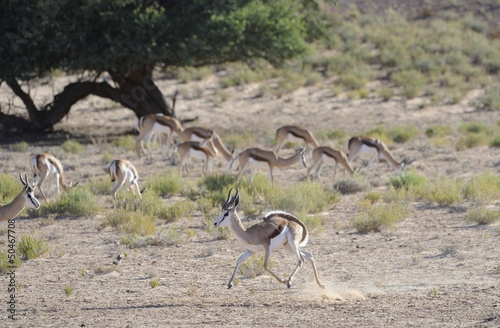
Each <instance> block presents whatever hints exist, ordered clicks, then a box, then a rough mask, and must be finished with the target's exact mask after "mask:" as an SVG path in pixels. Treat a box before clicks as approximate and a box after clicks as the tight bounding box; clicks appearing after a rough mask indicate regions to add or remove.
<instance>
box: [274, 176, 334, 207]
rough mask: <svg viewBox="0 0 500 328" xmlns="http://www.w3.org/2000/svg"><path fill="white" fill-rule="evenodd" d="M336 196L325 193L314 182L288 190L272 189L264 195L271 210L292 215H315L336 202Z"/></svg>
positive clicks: (299, 184)
mask: <svg viewBox="0 0 500 328" xmlns="http://www.w3.org/2000/svg"><path fill="white" fill-rule="evenodd" d="M339 200H340V199H339V197H338V195H337V194H331V193H329V192H326V191H325V190H324V188H323V187H322V186H321V185H320V184H318V183H316V182H310V181H308V182H304V183H298V184H296V185H294V186H292V187H289V188H281V187H274V188H272V189H271V190H268V191H267V192H266V193H265V201H266V203H268V204H269V205H271V208H273V209H279V210H283V211H289V212H292V213H301V212H302V213H317V212H320V211H322V210H323V209H325V208H326V207H327V206H329V205H331V204H334V203H336V202H338V201H339Z"/></svg>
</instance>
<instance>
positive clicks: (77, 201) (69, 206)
mask: <svg viewBox="0 0 500 328" xmlns="http://www.w3.org/2000/svg"><path fill="white" fill-rule="evenodd" d="M39 211H40V214H41V215H49V214H57V215H73V216H92V215H95V214H97V212H98V211H99V204H98V202H97V199H96V198H95V196H94V195H93V194H92V193H91V191H90V190H89V189H87V188H83V187H80V186H78V187H73V188H71V189H69V190H68V191H67V192H65V193H63V194H61V197H60V198H59V200H55V201H49V202H47V203H46V204H45V205H44V206H42V207H41V208H40V210H39Z"/></svg>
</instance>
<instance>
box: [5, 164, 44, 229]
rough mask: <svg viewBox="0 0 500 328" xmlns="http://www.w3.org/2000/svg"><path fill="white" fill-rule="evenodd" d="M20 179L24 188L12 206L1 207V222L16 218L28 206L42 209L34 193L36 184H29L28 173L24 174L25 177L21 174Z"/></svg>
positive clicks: (11, 203)
mask: <svg viewBox="0 0 500 328" xmlns="http://www.w3.org/2000/svg"><path fill="white" fill-rule="evenodd" d="M19 179H20V180H21V182H22V184H23V185H24V188H23V190H22V191H21V192H20V193H19V194H18V195H17V196H16V197H15V198H14V200H13V201H12V202H10V204H7V205H0V222H2V221H9V220H11V219H14V218H16V217H17V216H18V215H19V213H21V212H22V210H23V209H24V208H25V207H26V206H27V207H30V208H34V209H36V210H37V209H39V208H40V202H39V201H38V199H36V197H35V195H34V193H33V191H34V190H35V187H36V184H35V183H33V184H32V185H30V184H29V181H28V176H27V175H26V173H24V176H23V175H21V174H19Z"/></svg>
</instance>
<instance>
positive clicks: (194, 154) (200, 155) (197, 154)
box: [189, 148, 207, 160]
mask: <svg viewBox="0 0 500 328" xmlns="http://www.w3.org/2000/svg"><path fill="white" fill-rule="evenodd" d="M189 156H190V157H191V158H194V159H201V160H205V159H206V157H207V155H206V154H205V152H203V151H201V150H196V149H193V148H191V149H190V150H189Z"/></svg>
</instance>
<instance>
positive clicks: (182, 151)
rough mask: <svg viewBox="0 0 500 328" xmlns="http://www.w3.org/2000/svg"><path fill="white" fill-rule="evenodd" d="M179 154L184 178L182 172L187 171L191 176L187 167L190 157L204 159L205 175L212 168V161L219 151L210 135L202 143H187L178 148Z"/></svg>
mask: <svg viewBox="0 0 500 328" xmlns="http://www.w3.org/2000/svg"><path fill="white" fill-rule="evenodd" d="M177 153H178V154H179V173H180V175H181V176H182V170H183V169H185V170H186V173H187V174H189V169H188V166H187V165H186V164H187V163H186V162H187V159H188V158H190V157H194V158H199V159H202V160H203V161H204V163H205V165H204V166H203V174H206V173H207V172H208V171H209V168H210V167H211V159H212V158H214V157H216V156H217V154H218V150H217V148H216V147H215V144H214V141H213V136H212V135H210V136H209V137H208V138H206V139H205V140H203V141H202V142H198V141H185V142H183V143H181V144H180V145H179V146H178V147H177Z"/></svg>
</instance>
